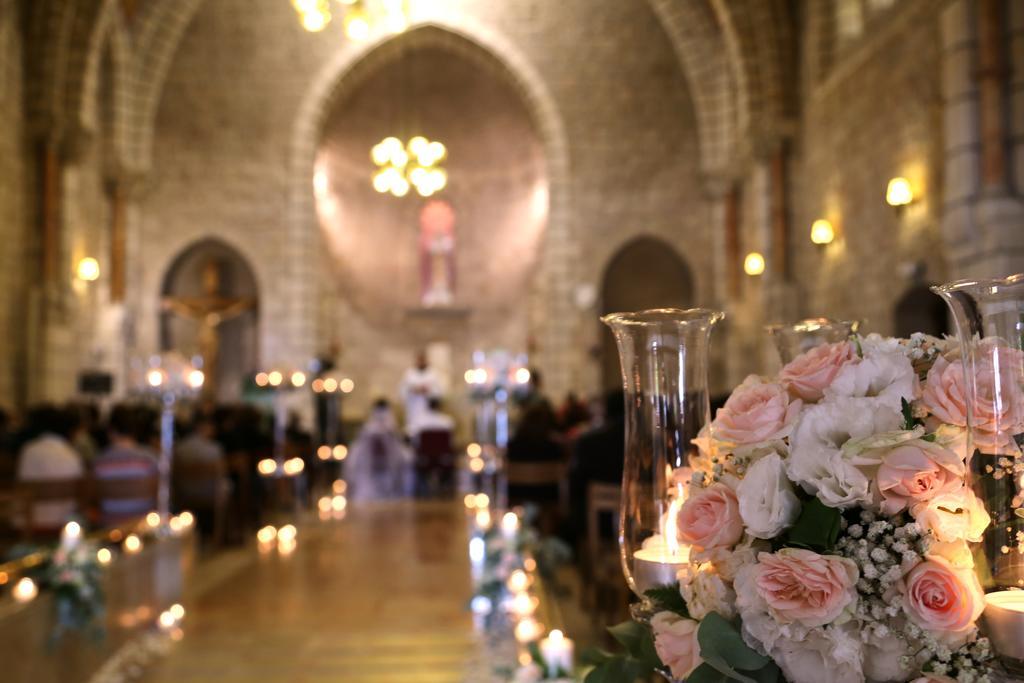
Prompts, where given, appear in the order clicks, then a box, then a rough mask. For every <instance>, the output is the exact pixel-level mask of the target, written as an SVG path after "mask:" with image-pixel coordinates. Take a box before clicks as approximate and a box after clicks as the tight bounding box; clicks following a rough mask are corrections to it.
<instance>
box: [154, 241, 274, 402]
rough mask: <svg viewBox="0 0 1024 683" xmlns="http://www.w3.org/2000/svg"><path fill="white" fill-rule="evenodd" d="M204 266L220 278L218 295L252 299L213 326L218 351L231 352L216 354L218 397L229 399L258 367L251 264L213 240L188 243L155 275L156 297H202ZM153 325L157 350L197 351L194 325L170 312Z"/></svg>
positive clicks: (254, 281)
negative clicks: (212, 266) (216, 330)
mask: <svg viewBox="0 0 1024 683" xmlns="http://www.w3.org/2000/svg"><path fill="white" fill-rule="evenodd" d="M209 262H213V263H216V264H217V267H218V270H219V273H220V276H221V281H220V294H222V295H223V296H227V297H251V298H252V299H253V300H254V301H255V306H254V307H253V308H252V309H250V310H248V311H245V312H243V313H241V314H240V315H238V316H237V317H234V318H232V319H230V320H226V321H225V322H223V323H221V327H220V328H219V335H220V340H221V344H220V346H221V349H225V348H228V349H231V353H230V354H227V353H221V354H219V355H220V362H219V364H218V373H217V374H218V380H219V383H220V387H219V388H220V391H219V392H218V398H219V399H221V400H234V399H237V398H239V397H240V396H241V389H242V385H243V383H244V381H245V380H246V379H247V378H248V377H250V376H251V375H252V373H253V372H254V371H256V370H257V369H258V367H257V365H258V363H259V346H258V344H259V334H258V326H259V321H260V310H259V305H260V297H259V294H260V288H259V285H258V282H257V279H256V273H255V270H254V269H253V267H252V265H251V264H252V261H251V260H249V259H247V258H246V257H245V256H244V255H243V254H242V252H241V251H239V250H238V249H236V248H234V247H233V246H232V245H230V244H229V243H228V242H227V241H225V240H223V239H221V238H219V237H206V238H202V239H199V240H196V241H193V242H191V243H189V244H188V245H186V246H185V247H184V248H182V249H179V250H178V251H176V252H174V255H173V256H172V257H171V258H170V260H169V263H168V264H167V266H166V267H165V268H164V270H163V271H161V272H162V276H161V278H160V285H159V287H160V292H159V293H160V296H161V299H162V298H163V297H167V296H179V297H180V296H185V297H197V296H202V295H203V294H204V292H203V283H202V276H203V269H204V268H205V267H206V266H207V264H208V263H209ZM159 327H160V331H159V347H160V349H162V350H171V349H175V350H179V351H182V352H183V353H186V354H189V353H195V352H197V350H198V349H197V348H196V340H195V336H194V335H195V329H196V324H195V323H194V322H192V321H188V320H185V319H183V318H181V317H179V316H176V315H175V314H174V313H173V312H170V311H161V315H160V317H159Z"/></svg>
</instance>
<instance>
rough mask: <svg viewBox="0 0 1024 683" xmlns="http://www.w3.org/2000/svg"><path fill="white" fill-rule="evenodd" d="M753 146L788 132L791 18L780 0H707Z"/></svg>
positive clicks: (792, 99)
mask: <svg viewBox="0 0 1024 683" xmlns="http://www.w3.org/2000/svg"><path fill="white" fill-rule="evenodd" d="M712 7H713V8H714V11H715V16H716V17H717V19H718V24H719V26H721V30H722V34H723V36H724V46H725V48H726V52H727V54H728V57H729V63H730V67H731V71H732V73H733V78H734V79H735V82H736V86H737V93H736V101H737V119H738V127H739V130H740V132H741V134H743V135H745V136H746V142H747V144H748V146H749V147H750V148H751V149H752V151H755V152H756V151H758V150H759V149H760V148H761V147H762V146H763V145H764V144H765V143H768V144H770V143H771V142H772V141H774V140H775V139H777V138H778V137H779V136H780V135H787V134H789V133H790V132H791V130H790V128H791V127H792V125H793V123H792V119H793V117H794V108H795V104H796V93H795V81H796V74H795V69H794V55H793V47H792V40H793V37H794V34H795V31H794V28H793V18H792V16H791V14H790V10H789V8H788V5H787V3H786V2H785V0H712Z"/></svg>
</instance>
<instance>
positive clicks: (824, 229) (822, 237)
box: [811, 218, 836, 246]
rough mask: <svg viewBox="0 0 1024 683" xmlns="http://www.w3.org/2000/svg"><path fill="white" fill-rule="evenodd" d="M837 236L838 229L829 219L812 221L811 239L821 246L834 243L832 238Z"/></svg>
mask: <svg viewBox="0 0 1024 683" xmlns="http://www.w3.org/2000/svg"><path fill="white" fill-rule="evenodd" d="M835 238H836V230H835V228H833V227H832V223H830V222H829V221H828V220H826V219H824V218H819V219H818V220H816V221H814V222H813V223H811V241H812V242H814V243H815V244H818V245H821V246H825V245H826V244H832V240H834V239H835Z"/></svg>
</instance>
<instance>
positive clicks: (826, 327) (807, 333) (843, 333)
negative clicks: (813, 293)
mask: <svg viewBox="0 0 1024 683" xmlns="http://www.w3.org/2000/svg"><path fill="white" fill-rule="evenodd" d="M767 329H768V334H769V335H771V337H772V340H773V341H774V342H775V348H776V349H778V352H779V358H780V359H781V360H782V364H783V365H785V364H787V363H789V361H791V360H793V359H794V358H796V357H797V356H799V355H800V354H801V353H805V352H807V351H810V350H811V349H813V348H814V347H815V346H821V345H822V344H833V343H835V342H840V341H843V340H844V339H848V338H849V337H850V335H851V334H853V333H854V332H856V331H857V323H856V322H851V321H848V320H832V319H831V318H807V319H805V320H801V321H799V322H795V323H792V324H789V325H782V324H775V325H768V328H767Z"/></svg>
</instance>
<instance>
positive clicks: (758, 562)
mask: <svg viewBox="0 0 1024 683" xmlns="http://www.w3.org/2000/svg"><path fill="white" fill-rule="evenodd" d="M622 347H623V342H622V341H621V340H620V350H621V349H622ZM632 348H633V347H630V348H629V349H627V350H628V351H629V352H630V353H633V350H632ZM988 349H989V350H988V352H987V353H984V354H982V355H981V356H980V360H978V361H977V362H976V363H974V364H973V367H974V372H975V375H976V378H977V382H978V389H977V390H978V392H979V393H981V392H984V391H986V390H987V391H991V390H992V387H991V384H992V378H993V377H994V376H997V375H998V373H999V372H1000V367H1006V366H1009V367H1016V368H1018V369H1019V368H1020V367H1022V364H1024V360H1022V359H1021V358H1019V357H1016V356H1012V357H1011V355H1012V354H1019V353H1020V352H1019V351H1018V350H1016V349H1013V348H1006V347H1000V346H998V345H995V344H993V345H990V346H989V347H988ZM625 358H626V356H625V355H624V365H625V362H626V361H625ZM964 365H965V363H964V361H962V360H961V352H960V347H959V345H958V344H957V343H956V342H955V341H954V340H951V339H937V338H934V337H929V336H925V335H914V336H913V337H911V338H910V339H893V338H883V337H880V336H878V335H869V336H863V337H862V336H854V337H851V338H850V340H849V341H841V342H838V343H828V344H822V345H820V346H816V347H814V348H812V349H810V350H809V351H806V352H805V353H803V354H801V355H799V356H797V357H796V358H795V359H793V360H792V361H791V362H789V363H788V364H786V365H785V366H784V367H783V368H782V370H781V371H780V372H779V373H778V375H776V376H774V377H759V376H751V377H748V378H747V379H746V380H745V381H744V382H743V383H742V384H741V385H740V386H739V387H737V388H736V389H735V390H734V391H733V393H732V394H731V396H730V397H729V399H728V400H727V401H726V403H725V404H724V406H723V407H722V408H720V409H719V410H718V412H717V414H716V415H715V417H714V420H713V421H712V422H711V423H710V425H705V426H704V427H703V428H702V429H701V431H700V433H699V436H698V437H697V438H693V439H689V441H690V442H692V443H693V444H694V445H696V447H697V448H696V450H695V451H693V450H692V449H691V451H690V452H688V453H687V456H686V458H688V460H689V467H683V466H679V467H676V468H672V467H671V466H670V467H669V468H668V469H669V472H668V473H667V474H665V475H663V478H662V479H661V480H659V481H662V482H663V483H664V484H665V486H666V488H667V491H668V492H667V493H666V494H665V495H666V496H667V498H666V500H667V502H668V505H667V506H666V507H664V508H662V510H663V511H662V514H661V519H660V528H661V529H662V530H666V533H668V534H671V536H672V537H670V538H669V540H670V541H674V542H677V543H678V544H679V546H680V547H681V548H683V549H685V551H686V552H688V557H684V558H682V559H681V560H680V564H679V569H678V571H676V582H675V583H669V584H668V585H663V586H657V587H653V588H651V587H648V588H646V590H644V591H643V594H644V595H645V597H646V599H647V600H646V603H647V605H646V606H647V615H646V618H643V619H640V620H639V621H638V622H628V623H627V624H622V625H619V626H617V627H613V628H612V629H611V632H612V634H613V635H614V636H615V637H616V639H617V640H618V641H619V642H620V643H622V644H623V645H624V647H625V649H626V652H625V653H624V654H619V655H611V654H608V653H598V654H597V655H596V656H595V657H593V658H592V663H594V664H595V665H596V666H595V668H594V670H593V671H592V672H591V673H590V674H589V675H588V677H587V679H586V680H587V681H588V683H600V682H602V681H625V680H633V679H634V678H636V677H638V676H642V675H645V674H647V675H649V673H650V671H651V670H652V668H653V669H657V670H660V671H662V672H663V673H664V675H666V677H670V678H671V679H672V680H676V681H681V680H684V679H685V680H687V681H689V682H690V683H706V682H710V681H726V680H735V681H742V682H743V683H752V682H753V681H756V682H757V683H770V682H771V681H777V680H781V679H783V678H784V679H785V680H787V681H791V682H792V683H860V682H861V681H865V680H871V681H910V680H915V679H917V680H918V681H921V683H924V682H925V681H932V682H935V683H937V682H944V683H948V682H950V681H958V682H960V683H972V682H977V683H984V682H986V681H989V680H991V679H990V676H991V675H992V666H993V654H992V652H991V648H990V645H989V641H988V640H987V639H986V638H984V637H981V636H980V635H979V629H978V622H979V617H980V616H981V614H982V611H983V609H984V606H985V599H984V594H983V591H982V587H981V585H980V583H979V580H978V578H977V575H976V567H975V558H974V556H973V554H972V550H971V547H970V546H969V544H970V543H975V542H978V541H981V540H982V534H983V532H985V530H986V528H987V527H989V524H990V517H989V513H988V512H987V511H986V509H985V506H984V505H983V504H982V502H981V501H979V499H978V498H977V497H976V495H975V493H973V492H972V489H971V487H970V486H968V485H967V484H966V480H967V477H968V466H967V459H968V452H967V448H968V438H967V425H968V418H970V421H971V422H970V423H971V424H972V425H973V427H974V433H975V439H976V441H977V439H978V436H977V435H978V434H981V435H982V442H981V443H980V444H976V445H978V446H979V447H983V448H987V449H988V450H987V451H986V452H996V453H1000V454H1003V455H1004V457H1003V458H1002V459H1001V460H1000V463H1001V465H1000V466H1004V467H1006V468H1008V470H1007V472H1008V474H1009V475H1011V476H1020V475H1021V472H1022V469H1024V462H1022V460H1021V458H1020V451H1019V448H1018V445H1017V441H1016V440H1014V439H1012V438H1011V439H1007V438H1005V434H1007V433H1010V434H1013V435H1019V434H1024V413H1017V414H1012V415H1001V416H1000V424H1001V425H1002V427H1001V429H1000V431H998V432H992V433H991V434H990V436H991V439H989V440H988V441H985V440H984V435H985V434H986V431H985V428H986V425H988V424H992V423H993V421H994V420H993V416H991V415H986V414H974V415H970V416H969V415H968V414H967V412H968V410H969V407H968V406H969V405H971V404H970V402H969V401H968V398H967V389H966V387H965V380H964ZM628 381H629V380H628V378H627V384H628ZM986 382H988V384H987V385H986ZM1001 386H1002V387H1003V389H1002V390H1003V391H1006V390H1007V387H1013V386H1017V387H1018V389H1019V385H1017V384H1016V383H1015V382H1004V383H1002V384H1001ZM986 387H987V388H986ZM627 388H628V387H627ZM1005 398H1006V399H1007V400H1005V401H1004V403H1003V404H1004V405H1005V406H1007V408H1006V409H1007V410H1011V409H1013V410H1016V409H1018V408H1020V407H1021V406H1024V399H1022V397H1017V396H1013V397H1005ZM1011 407H1012V408H1011ZM663 412H664V411H663ZM1007 425H1010V427H1011V428H1010V429H1009V431H1007ZM679 464H680V465H683V464H684V462H683V461H680V463H679ZM1018 504H1019V502H1018ZM664 542H665V539H664V538H659V537H657V536H655V537H653V538H648V539H647V541H646V542H645V548H644V550H647V545H648V544H652V545H656V544H658V543H662V544H663V543H664ZM651 550H652V551H654V550H655V549H654V548H651ZM637 557H640V554H639V553H638V554H637ZM634 573H637V570H634Z"/></svg>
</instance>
